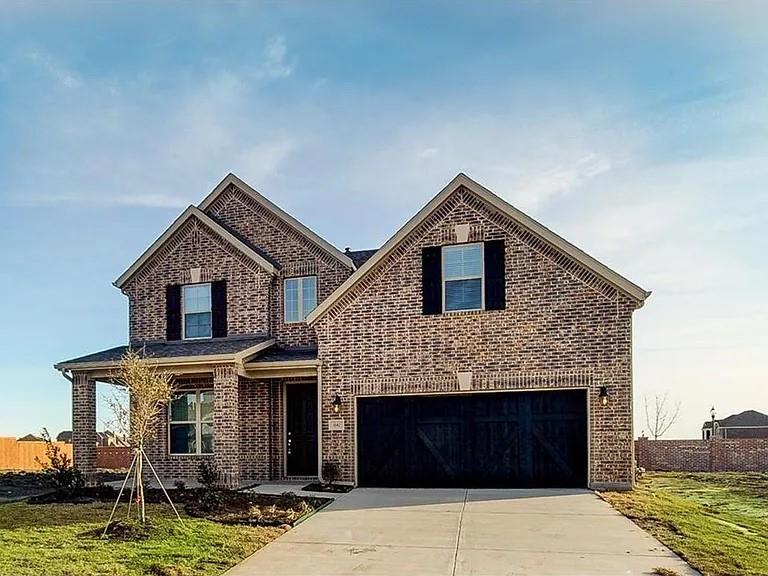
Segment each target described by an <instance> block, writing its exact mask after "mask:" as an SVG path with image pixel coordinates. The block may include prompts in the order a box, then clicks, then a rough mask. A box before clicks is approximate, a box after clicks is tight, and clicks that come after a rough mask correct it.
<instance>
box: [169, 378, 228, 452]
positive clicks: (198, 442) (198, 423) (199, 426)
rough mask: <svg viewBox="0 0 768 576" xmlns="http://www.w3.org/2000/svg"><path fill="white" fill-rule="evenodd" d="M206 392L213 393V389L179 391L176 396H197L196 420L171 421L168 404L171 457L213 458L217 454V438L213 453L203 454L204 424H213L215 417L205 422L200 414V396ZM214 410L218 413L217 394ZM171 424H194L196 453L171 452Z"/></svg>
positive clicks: (214, 398) (214, 397)
mask: <svg viewBox="0 0 768 576" xmlns="http://www.w3.org/2000/svg"><path fill="white" fill-rule="evenodd" d="M204 392H213V388H194V389H189V390H178V391H177V392H176V395H179V396H180V395H187V394H195V420H171V417H172V413H171V408H172V407H171V402H169V403H168V454H169V455H171V456H213V454H214V452H216V437H215V436H214V439H213V452H202V448H203V442H202V436H203V424H213V416H211V419H210V420H203V419H202V417H201V414H200V406H201V402H200V396H201V395H202V394H203V393H204ZM213 410H214V412H215V411H216V394H215V393H214V394H213ZM171 424H194V425H195V452H171Z"/></svg>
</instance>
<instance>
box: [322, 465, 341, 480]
mask: <svg viewBox="0 0 768 576" xmlns="http://www.w3.org/2000/svg"><path fill="white" fill-rule="evenodd" d="M339 478H341V466H339V463H338V462H324V463H323V479H324V480H325V482H326V483H327V484H328V485H329V486H333V485H334V484H335V483H336V482H338V481H339Z"/></svg>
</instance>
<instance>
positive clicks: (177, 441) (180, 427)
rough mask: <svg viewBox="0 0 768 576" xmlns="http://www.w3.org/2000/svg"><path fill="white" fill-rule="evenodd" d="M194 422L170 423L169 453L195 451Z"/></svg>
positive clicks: (190, 452)
mask: <svg viewBox="0 0 768 576" xmlns="http://www.w3.org/2000/svg"><path fill="white" fill-rule="evenodd" d="M195 434H196V430H195V425H194V424H171V454H194V453H195V452H197V445H196V442H195Z"/></svg>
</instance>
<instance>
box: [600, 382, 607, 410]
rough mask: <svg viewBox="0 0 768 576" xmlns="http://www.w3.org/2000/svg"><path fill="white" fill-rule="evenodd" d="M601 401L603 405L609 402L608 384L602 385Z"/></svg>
mask: <svg viewBox="0 0 768 576" xmlns="http://www.w3.org/2000/svg"><path fill="white" fill-rule="evenodd" d="M599 398H600V403H601V404H602V405H603V406H606V405H607V404H608V386H600V394H599Z"/></svg>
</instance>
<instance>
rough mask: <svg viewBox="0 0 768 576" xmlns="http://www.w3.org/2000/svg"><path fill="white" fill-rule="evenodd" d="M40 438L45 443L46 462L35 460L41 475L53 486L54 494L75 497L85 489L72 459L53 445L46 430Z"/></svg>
mask: <svg viewBox="0 0 768 576" xmlns="http://www.w3.org/2000/svg"><path fill="white" fill-rule="evenodd" d="M42 436H43V440H44V441H45V457H46V460H47V462H43V461H42V460H40V458H35V460H36V461H37V463H38V464H40V465H41V466H42V467H43V473H44V474H45V475H46V476H47V477H48V479H49V480H50V482H51V484H53V487H54V489H55V490H56V492H58V493H60V494H62V495H65V496H68V497H72V496H76V495H77V494H78V493H79V492H81V491H82V489H83V487H85V478H83V475H82V474H81V473H80V470H78V469H77V468H75V467H74V466H73V465H72V459H71V458H70V457H69V456H67V455H66V454H65V453H64V452H62V450H61V448H59V447H58V446H56V444H54V443H53V441H52V440H51V435H50V434H49V433H48V430H47V429H45V428H43V434H42Z"/></svg>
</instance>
